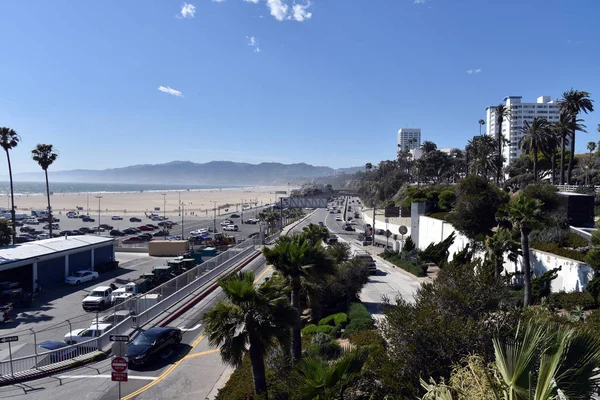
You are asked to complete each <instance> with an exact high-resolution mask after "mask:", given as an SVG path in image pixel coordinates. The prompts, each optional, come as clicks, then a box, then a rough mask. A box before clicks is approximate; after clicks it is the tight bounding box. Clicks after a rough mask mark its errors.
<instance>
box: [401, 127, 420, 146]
mask: <svg viewBox="0 0 600 400" xmlns="http://www.w3.org/2000/svg"><path fill="white" fill-rule="evenodd" d="M419 147H421V128H401V129H400V130H399V131H398V151H400V150H412V149H418V148H419Z"/></svg>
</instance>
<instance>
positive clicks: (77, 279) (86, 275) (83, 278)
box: [65, 270, 99, 285]
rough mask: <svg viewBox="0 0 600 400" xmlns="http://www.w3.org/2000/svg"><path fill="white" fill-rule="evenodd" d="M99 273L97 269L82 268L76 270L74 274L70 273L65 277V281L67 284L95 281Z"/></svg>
mask: <svg viewBox="0 0 600 400" xmlns="http://www.w3.org/2000/svg"><path fill="white" fill-rule="evenodd" d="M98 276H99V275H98V273H97V272H96V271H86V270H81V271H77V272H75V273H74V274H73V275H70V276H68V277H67V279H65V283H66V284H67V285H79V284H80V283H83V282H89V281H93V280H94V279H97V278H98Z"/></svg>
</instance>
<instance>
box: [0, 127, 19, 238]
mask: <svg viewBox="0 0 600 400" xmlns="http://www.w3.org/2000/svg"><path fill="white" fill-rule="evenodd" d="M20 141H21V137H20V136H19V134H18V133H17V132H15V131H14V130H12V129H10V128H6V127H1V128H0V146H2V148H3V149H4V151H5V152H6V159H7V160H8V179H9V181H10V215H11V219H12V226H13V232H12V240H13V243H15V241H16V239H17V231H16V229H14V228H15V227H16V218H15V194H14V190H13V178H12V166H11V165H10V154H9V150H12V149H14V148H15V147H17V145H18V144H19V142H20Z"/></svg>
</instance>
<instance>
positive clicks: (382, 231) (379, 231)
mask: <svg viewBox="0 0 600 400" xmlns="http://www.w3.org/2000/svg"><path fill="white" fill-rule="evenodd" d="M375 234H376V235H385V231H384V230H383V229H375Z"/></svg>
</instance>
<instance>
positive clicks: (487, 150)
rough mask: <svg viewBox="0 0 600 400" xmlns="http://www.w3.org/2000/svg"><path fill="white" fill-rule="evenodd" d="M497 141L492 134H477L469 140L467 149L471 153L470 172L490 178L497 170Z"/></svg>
mask: <svg viewBox="0 0 600 400" xmlns="http://www.w3.org/2000/svg"><path fill="white" fill-rule="evenodd" d="M495 149H496V141H495V140H494V138H493V137H491V136H487V135H484V136H475V137H473V139H471V140H470V141H469V143H468V144H467V147H466V149H465V151H466V152H467V153H468V155H469V163H468V166H467V167H468V168H469V173H470V174H471V173H472V174H474V175H478V176H481V177H483V178H485V179H486V180H488V179H489V178H490V177H491V176H492V173H493V171H495V170H496V161H495V157H494V155H495V151H496V150H495Z"/></svg>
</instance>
